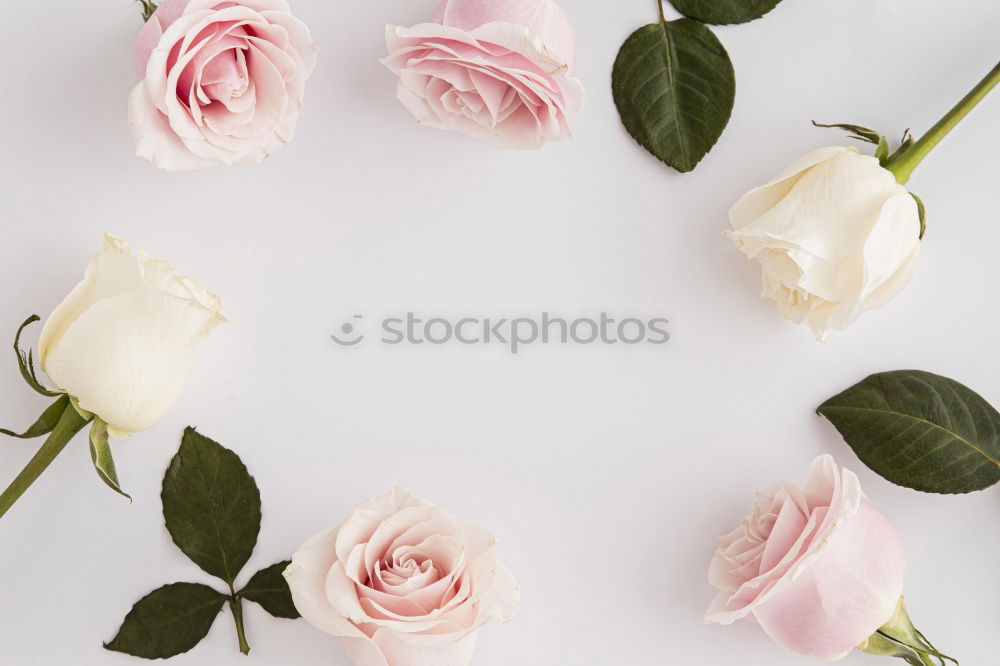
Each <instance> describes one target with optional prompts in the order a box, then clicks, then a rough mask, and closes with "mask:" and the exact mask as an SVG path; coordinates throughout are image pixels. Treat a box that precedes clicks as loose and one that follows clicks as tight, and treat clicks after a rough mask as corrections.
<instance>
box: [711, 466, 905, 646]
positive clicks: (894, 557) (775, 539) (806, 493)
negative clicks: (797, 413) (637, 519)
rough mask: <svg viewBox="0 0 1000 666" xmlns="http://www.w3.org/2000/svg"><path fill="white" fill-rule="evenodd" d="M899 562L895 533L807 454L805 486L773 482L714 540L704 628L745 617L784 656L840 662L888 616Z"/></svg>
mask: <svg viewBox="0 0 1000 666" xmlns="http://www.w3.org/2000/svg"><path fill="white" fill-rule="evenodd" d="M905 571H906V558H905V556H904V555H903V544H902V541H901V540H900V536H899V532H898V530H897V529H896V527H895V526H894V525H893V524H892V522H890V520H889V519H888V518H887V517H886V516H885V514H883V513H882V512H881V511H879V510H878V509H876V508H875V507H874V506H872V504H871V503H870V502H869V501H868V500H867V498H865V496H864V493H862V492H861V485H860V483H859V482H858V477H857V476H855V475H854V473H853V472H851V471H849V470H847V469H845V470H843V471H842V472H841V471H838V469H837V464H836V462H834V460H833V458H832V457H830V456H828V455H824V456H820V457H819V458H817V459H816V460H815V461H814V462H813V464H812V468H811V469H810V470H809V477H808V479H807V480H806V484H805V488H804V489H802V490H800V489H799V488H798V487H797V486H794V485H792V484H790V483H779V484H777V485H776V486H774V487H772V488H771V489H770V490H767V491H765V492H763V493H759V494H758V499H757V505H756V506H755V507H754V511H753V513H752V514H751V515H750V516H749V517H748V518H746V519H745V520H744V521H743V523H742V524H740V526H739V527H737V528H736V529H735V530H733V531H732V532H731V533H730V534H728V535H727V536H724V537H722V538H721V544H720V546H719V549H718V551H717V552H716V553H715V557H714V558H713V559H712V566H711V568H710V570H709V581H710V582H711V583H712V585H714V586H715V587H717V588H718V589H719V590H720V593H719V595H718V596H717V597H716V599H715V601H714V602H712V605H711V607H710V608H709V609H708V614H707V615H706V618H705V619H706V621H707V622H717V623H719V624H731V623H732V622H734V621H736V620H738V619H740V618H743V617H750V618H752V619H754V620H756V621H757V622H758V623H759V624H760V626H761V627H762V628H763V629H764V631H766V632H767V634H768V635H769V636H770V637H771V638H772V639H774V640H775V641H777V642H778V643H780V644H781V645H783V646H785V647H786V648H788V649H789V650H792V651H793V652H797V653H799V654H804V655H807V656H810V657H814V658H816V659H822V660H824V661H835V660H837V659H840V658H842V657H844V656H845V655H846V654H847V653H848V652H850V651H851V650H852V649H853V648H855V647H857V646H859V645H860V644H862V643H864V642H865V641H867V639H868V638H869V637H870V636H871V635H872V634H874V633H875V632H876V631H877V630H878V629H879V628H880V627H882V625H884V624H886V623H887V622H889V621H890V620H891V619H893V617H894V616H895V615H896V609H897V606H898V605H899V602H900V596H901V595H902V592H903V574H904V572H905Z"/></svg>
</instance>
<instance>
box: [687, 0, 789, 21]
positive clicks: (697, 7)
mask: <svg viewBox="0 0 1000 666" xmlns="http://www.w3.org/2000/svg"><path fill="white" fill-rule="evenodd" d="M779 2H781V0H670V4H672V5H673V6H674V7H675V8H676V9H677V11H679V12H680V13H681V14H684V16H687V17H688V18H693V19H698V20H699V21H702V22H704V23H714V24H716V25H726V24H729V23H746V22H747V21H752V20H754V19H758V18H760V17H761V16H763V15H764V14H766V13H768V12H769V11H771V10H772V9H774V8H775V7H777V6H778V3H779Z"/></svg>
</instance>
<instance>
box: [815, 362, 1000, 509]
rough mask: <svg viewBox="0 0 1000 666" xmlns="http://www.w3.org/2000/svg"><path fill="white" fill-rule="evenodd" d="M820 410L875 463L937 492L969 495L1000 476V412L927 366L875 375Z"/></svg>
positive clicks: (903, 481) (904, 482) (895, 477)
mask: <svg viewBox="0 0 1000 666" xmlns="http://www.w3.org/2000/svg"><path fill="white" fill-rule="evenodd" d="M819 413H820V414H822V415H823V416H825V417H826V418H827V419H829V420H830V422H831V423H833V425H834V426H835V427H836V428H837V430H838V431H840V434H841V435H843V437H844V439H845V440H847V443H848V445H850V447H851V448H852V449H854V452H855V453H856V454H857V455H858V457H859V458H860V459H861V460H862V462H864V463H865V464H866V465H868V467H870V468H871V469H872V470H874V471H875V472H877V473H878V474H880V475H882V476H883V477H885V478H886V479H888V480H889V481H891V482H893V483H895V484H898V485H901V486H906V487H908V488H914V489H916V490H922V491H925V492H933V493H967V492H971V491H974V490H982V489H983V488H988V487H989V486H992V485H993V484H995V483H997V481H1000V413H998V412H997V410H996V409H994V408H993V407H992V406H991V405H990V404H989V403H988V402H986V400H984V399H983V398H982V397H980V396H979V395H977V394H976V393H975V392H973V391H972V390H971V389H969V388H967V387H965V386H963V385H962V384H959V383H958V382H956V381H954V380H952V379H948V378H946V377H941V376H939V375H935V374H931V373H929V372H922V371H919V370H898V371H895V372H883V373H879V374H876V375H872V376H870V377H868V378H867V379H865V380H864V381H861V382H859V383H858V384H855V385H854V386H852V387H851V388H849V389H847V390H846V391H844V392H842V393H840V394H838V395H836V396H834V397H832V398H830V399H829V400H827V401H826V402H824V403H823V404H822V405H821V406H820V407H819Z"/></svg>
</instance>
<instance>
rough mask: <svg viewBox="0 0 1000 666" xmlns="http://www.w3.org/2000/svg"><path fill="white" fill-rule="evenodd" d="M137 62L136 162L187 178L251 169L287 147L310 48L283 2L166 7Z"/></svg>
mask: <svg viewBox="0 0 1000 666" xmlns="http://www.w3.org/2000/svg"><path fill="white" fill-rule="evenodd" d="M135 58H136V70H137V73H138V76H139V83H138V84H137V85H136V86H135V88H134V89H133V90H132V94H131V95H129V99H128V118H129V129H130V130H131V132H132V139H133V141H135V149H136V154H138V155H139V156H140V157H145V158H146V159H147V160H150V161H151V162H153V163H154V164H156V165H157V166H158V167H160V168H161V169H166V170H168V171H186V170H189V169H198V168H201V167H206V166H211V165H213V164H217V163H219V162H222V163H224V164H233V163H235V162H256V163H259V162H260V161H261V160H263V159H264V158H265V157H267V156H268V155H270V154H271V153H272V152H274V151H275V150H277V149H278V148H280V147H281V146H282V145H283V144H286V143H288V142H289V141H291V140H292V134H293V133H294V131H295V123H296V121H297V120H298V117H299V110H300V109H301V108H302V95H303V91H304V89H305V83H306V79H307V78H308V77H309V74H310V73H311V72H312V69H313V66H314V65H315V63H316V47H315V45H314V44H313V42H312V38H311V37H310V35H309V29H308V28H307V27H306V26H305V24H303V23H302V22H301V21H299V20H298V19H296V18H295V17H294V16H292V14H291V10H290V9H289V7H288V4H287V3H286V2H285V0H240V1H239V2H220V1H219V0H190V1H189V0H165V2H163V4H161V5H160V6H159V8H158V9H157V10H156V13H154V14H153V16H152V18H150V19H149V21H147V22H146V25H145V26H144V27H143V29H142V31H141V32H140V33H139V38H138V40H137V42H136V45H135Z"/></svg>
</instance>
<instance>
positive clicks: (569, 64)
mask: <svg viewBox="0 0 1000 666" xmlns="http://www.w3.org/2000/svg"><path fill="white" fill-rule="evenodd" d="M386 43H387V46H388V48H389V55H388V56H387V57H386V58H385V59H384V60H383V61H382V62H383V63H384V64H385V65H386V67H388V68H389V69H390V70H392V72H393V73H394V74H396V75H397V76H398V77H399V83H398V86H397V97H398V98H399V100H400V101H401V102H402V103H403V105H404V106H405V107H406V108H407V109H409V110H410V112H411V113H412V114H413V115H414V116H416V118H417V120H419V121H420V122H422V123H424V124H426V125H430V126H431V127H438V128H440V129H446V130H455V131H459V132H464V133H465V134H467V135H469V136H472V137H475V138H478V139H481V140H483V141H485V142H487V143H489V144H492V145H494V146H498V147H500V148H541V147H542V146H543V145H545V143H546V142H548V141H563V140H566V139H569V138H571V132H570V118H572V117H573V116H574V115H575V114H576V113H577V112H578V111H579V110H580V109H581V108H582V106H583V85H582V84H581V83H580V81H579V80H577V79H575V78H573V77H572V74H573V69H574V65H575V61H576V37H575V35H574V32H573V26H572V25H570V22H569V19H568V18H567V17H566V15H565V14H564V13H563V11H562V10H561V9H560V8H559V7H558V6H557V5H556V3H555V2H554V1H553V0H442V2H441V4H440V6H439V7H438V9H437V11H436V12H435V14H434V17H433V18H432V19H431V22H430V23H421V24H419V25H415V26H413V27H411V28H404V27H400V26H391V25H390V26H388V27H387V29H386Z"/></svg>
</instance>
